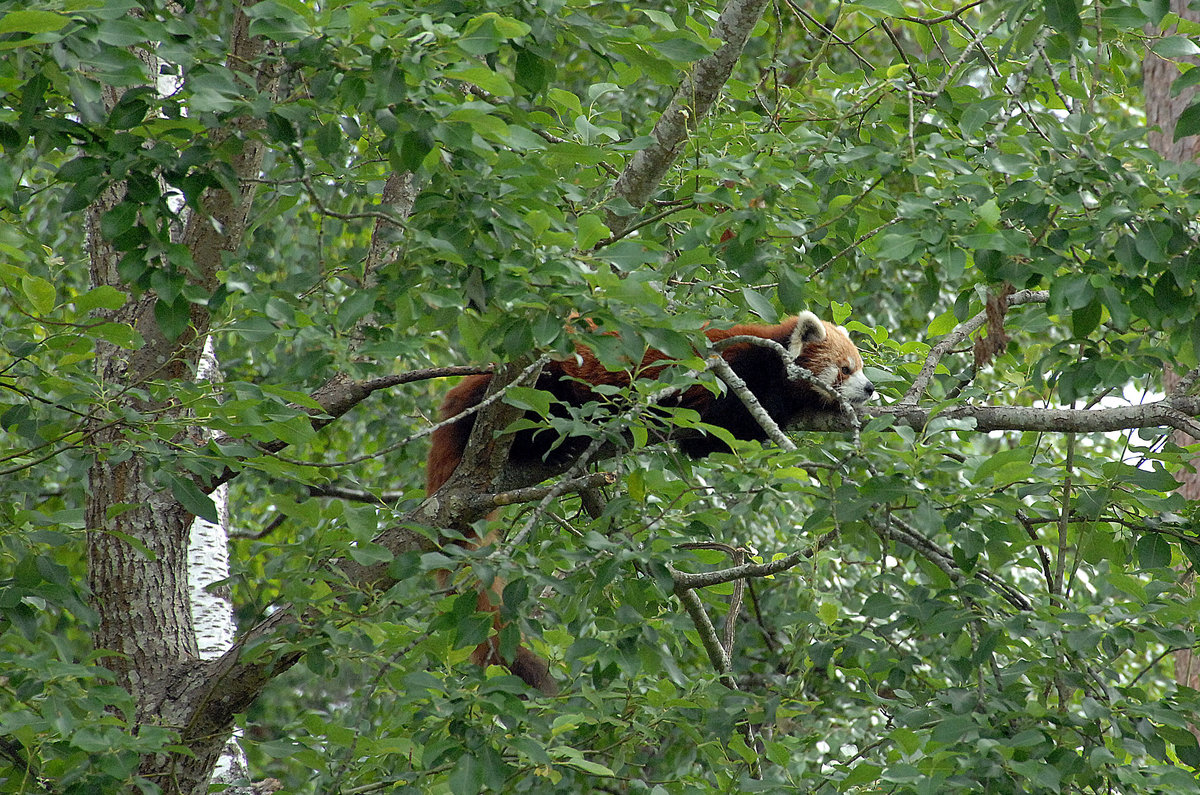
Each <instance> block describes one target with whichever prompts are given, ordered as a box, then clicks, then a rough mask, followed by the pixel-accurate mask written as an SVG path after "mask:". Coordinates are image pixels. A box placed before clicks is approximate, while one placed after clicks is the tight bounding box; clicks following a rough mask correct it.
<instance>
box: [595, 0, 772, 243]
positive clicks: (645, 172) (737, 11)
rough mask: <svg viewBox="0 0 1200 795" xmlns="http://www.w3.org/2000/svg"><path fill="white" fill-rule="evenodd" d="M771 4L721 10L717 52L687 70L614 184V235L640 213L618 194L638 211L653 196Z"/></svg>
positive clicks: (735, 0) (746, 3) (762, 1)
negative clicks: (621, 204) (624, 206)
mask: <svg viewBox="0 0 1200 795" xmlns="http://www.w3.org/2000/svg"><path fill="white" fill-rule="evenodd" d="M766 7H767V0H729V3H728V4H727V5H726V6H725V9H724V10H723V11H722V12H721V16H720V17H719V18H718V19H717V22H716V24H715V25H714V26H713V29H712V37H713V38H715V39H719V40H720V41H722V42H723V44H722V45H721V46H720V47H719V48H718V49H717V51H716V52H714V53H713V54H711V55H708V56H706V57H704V58H701V59H700V60H699V61H696V63H695V65H694V66H693V67H692V69H691V71H690V72H688V73H686V74H685V75H684V76H683V80H682V82H681V83H680V84H679V89H678V90H677V91H676V92H675V95H674V96H673V97H672V98H671V102H670V104H668V105H667V108H666V109H665V110H664V111H663V112H662V115H661V116H659V118H658V122H657V123H655V125H654V129H653V130H652V131H651V133H650V139H651V141H650V144H649V145H648V146H646V148H644V149H640V150H638V151H637V152H635V153H634V155H633V157H632V158H630V160H629V164H628V165H627V166H626V167H625V171H624V172H623V173H622V174H621V176H620V177H618V178H617V181H616V182H615V183H614V184H613V187H612V191H611V192H610V193H609V195H608V199H607V200H606V201H607V203H608V204H609V207H610V209H609V210H608V211H607V212H606V214H605V215H606V217H605V224H606V225H607V226H608V228H609V230H610V231H611V232H612V236H613V239H617V238H619V237H620V236H621V235H622V234H624V232H625V231H626V229H628V227H629V226H630V224H632V223H633V221H634V217H635V216H634V214H630V215H624V214H622V213H620V212H618V211H616V210H614V209H612V204H613V202H614V200H618V199H621V200H624V201H625V202H627V203H628V204H629V206H631V207H633V209H634V211H635V213H636V211H637V210H639V209H641V208H642V207H643V206H644V205H645V204H646V202H647V201H649V199H650V196H651V194H652V193H653V192H654V191H655V190H656V189H657V188H658V186H659V184H660V183H661V182H662V179H663V176H664V175H665V174H666V173H667V169H669V168H670V167H671V164H672V163H674V162H675V160H676V158H678V157H679V154H680V152H682V151H683V146H684V144H685V143H687V139H688V135H689V133H690V131H691V130H692V129H695V128H696V127H697V126H698V125H699V123H700V121H701V120H702V119H703V118H704V117H705V116H706V115H708V111H709V109H710V108H711V107H712V105H713V103H714V102H715V101H716V100H717V97H718V95H719V94H720V93H721V89H722V88H723V87H724V85H725V81H727V80H728V79H729V75H730V74H731V73H732V72H733V67H734V65H735V64H736V63H737V60H738V58H739V57H741V54H742V50H743V48H745V46H746V40H747V39H748V38H749V37H750V33H751V31H753V30H754V26H755V25H756V24H758V20H759V18H760V17H761V16H762V14H763V10H764V9H765V8H766Z"/></svg>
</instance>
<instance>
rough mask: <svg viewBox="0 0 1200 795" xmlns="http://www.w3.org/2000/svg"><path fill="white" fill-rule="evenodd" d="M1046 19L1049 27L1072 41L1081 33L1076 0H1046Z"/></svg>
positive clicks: (1080, 21)
mask: <svg viewBox="0 0 1200 795" xmlns="http://www.w3.org/2000/svg"><path fill="white" fill-rule="evenodd" d="M1046 21H1047V22H1049V23H1050V27H1052V28H1054V29H1055V30H1057V31H1058V32H1059V33H1062V34H1063V35H1065V36H1066V37H1067V38H1069V39H1071V40H1072V41H1074V40H1075V39H1078V38H1079V35H1080V34H1081V33H1083V21H1082V20H1081V19H1080V18H1079V4H1078V3H1077V2H1076V0H1046Z"/></svg>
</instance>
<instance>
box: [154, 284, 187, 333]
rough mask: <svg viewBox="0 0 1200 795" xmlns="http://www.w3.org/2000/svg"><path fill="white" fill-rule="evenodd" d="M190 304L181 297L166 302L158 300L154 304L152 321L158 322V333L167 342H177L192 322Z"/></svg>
mask: <svg viewBox="0 0 1200 795" xmlns="http://www.w3.org/2000/svg"><path fill="white" fill-rule="evenodd" d="M191 306H192V305H191V304H190V303H188V301H187V299H186V298H184V297H183V296H181V295H179V296H176V297H175V298H174V299H173V300H171V301H167V300H164V299H162V298H159V299H158V300H157V301H155V302H154V319H155V320H156V321H158V328H159V331H161V332H162V333H163V336H164V337H166V338H167V339H168V340H171V341H173V340H177V339H179V336H180V335H181V334H183V332H184V331H186V330H187V327H188V325H189V324H190V323H191V322H192V318H191Z"/></svg>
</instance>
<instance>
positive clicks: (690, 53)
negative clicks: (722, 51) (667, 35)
mask: <svg viewBox="0 0 1200 795" xmlns="http://www.w3.org/2000/svg"><path fill="white" fill-rule="evenodd" d="M651 46H653V47H654V49H656V50H658V52H659V54H660V55H662V56H663V57H664V58H666V59H667V60H669V61H675V62H676V63H689V62H691V61H698V60H700V59H701V58H703V57H705V56H706V55H708V54H709V53H710V52H711V50H709V49H708V48H707V47H705V46H704V45H703V44H701V43H700V42H699V41H696V40H695V39H692V38H682V37H680V38H672V39H666V40H664V41H656V42H653V44H652V45H651Z"/></svg>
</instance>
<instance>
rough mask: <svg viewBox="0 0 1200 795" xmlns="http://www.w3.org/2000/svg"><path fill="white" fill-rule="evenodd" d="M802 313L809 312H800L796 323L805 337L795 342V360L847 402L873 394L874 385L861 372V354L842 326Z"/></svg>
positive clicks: (868, 398) (858, 400) (864, 399)
mask: <svg viewBox="0 0 1200 795" xmlns="http://www.w3.org/2000/svg"><path fill="white" fill-rule="evenodd" d="M806 315H811V313H808V312H806V313H803V314H802V315H801V316H800V322H799V324H798V325H797V332H798V333H799V334H801V335H804V336H805V337H807V339H806V340H804V341H803V342H802V344H801V345H800V346H798V347H800V352H799V357H798V359H797V363H798V364H800V365H802V366H803V367H805V368H807V369H808V370H809V371H810V372H811V373H812V374H813V375H815V376H816V377H817V379H818V380H819V381H821V382H822V383H823V384H826V385H827V386H828V387H829V389H830V391H832V392H836V393H837V394H838V395H840V396H841V397H843V398H845V399H846V400H849V401H850V402H851V403H865V402H866V401H868V400H870V399H871V397H872V396H873V395H874V394H875V385H874V384H872V383H871V381H870V379H868V378H867V376H866V374H864V373H863V361H862V356H861V355H860V354H859V352H858V348H857V347H855V345H854V343H853V342H851V341H850V337H849V336H848V335H847V334H846V331H845V329H843V328H842V327H840V326H835V325H834V324H832V323H829V322H827V321H818V320H817V319H816V317H815V316H811V317H805V316H806ZM818 323H819V326H818ZM793 344H794V345H795V343H793ZM793 350H795V348H793Z"/></svg>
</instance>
